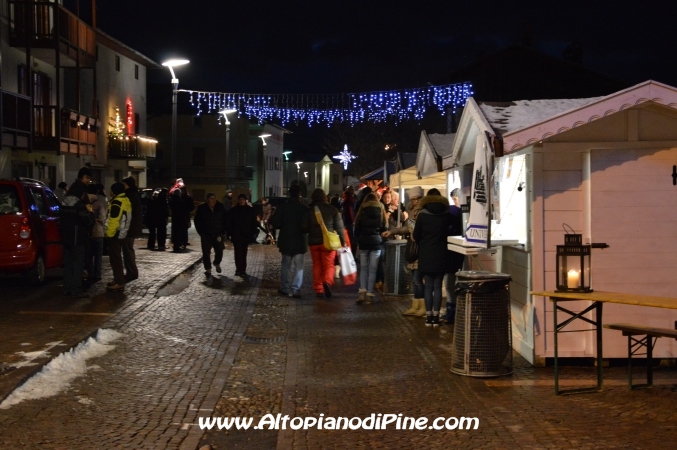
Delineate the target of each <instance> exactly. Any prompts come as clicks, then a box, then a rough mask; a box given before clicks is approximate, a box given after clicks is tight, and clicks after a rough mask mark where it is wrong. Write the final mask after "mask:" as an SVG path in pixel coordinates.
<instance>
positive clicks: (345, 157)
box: [333, 144, 357, 170]
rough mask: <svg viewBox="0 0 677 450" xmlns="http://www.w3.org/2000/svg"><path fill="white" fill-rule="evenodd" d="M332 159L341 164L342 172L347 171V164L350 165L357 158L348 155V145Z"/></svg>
mask: <svg viewBox="0 0 677 450" xmlns="http://www.w3.org/2000/svg"><path fill="white" fill-rule="evenodd" d="M333 158H334V159H338V160H339V161H341V164H343V170H348V164H350V162H351V161H352V160H353V159H355V158H357V156H355V155H352V154H351V153H350V150H348V144H346V145H344V146H343V151H342V152H341V153H339V154H338V155H336V156H333Z"/></svg>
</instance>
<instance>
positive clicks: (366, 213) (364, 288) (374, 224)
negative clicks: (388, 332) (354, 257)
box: [355, 194, 388, 304]
mask: <svg viewBox="0 0 677 450" xmlns="http://www.w3.org/2000/svg"><path fill="white" fill-rule="evenodd" d="M387 230H388V228H387V220H386V213H385V208H384V207H383V204H382V203H380V202H379V201H378V199H377V198H376V195H374V194H369V195H367V197H366V198H365V199H364V202H362V205H361V206H360V210H359V211H358V212H357V217H356V218H355V238H356V239H357V242H358V244H359V245H360V290H359V298H358V300H357V303H358V304H360V303H362V302H364V301H365V300H366V302H367V304H371V303H373V301H374V300H375V299H376V296H375V294H374V285H375V284H376V272H377V269H378V265H379V260H380V258H381V253H382V252H383V242H384V238H383V236H382V233H384V232H385V231H387Z"/></svg>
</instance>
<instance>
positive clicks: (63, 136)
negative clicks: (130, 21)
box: [0, 0, 159, 187]
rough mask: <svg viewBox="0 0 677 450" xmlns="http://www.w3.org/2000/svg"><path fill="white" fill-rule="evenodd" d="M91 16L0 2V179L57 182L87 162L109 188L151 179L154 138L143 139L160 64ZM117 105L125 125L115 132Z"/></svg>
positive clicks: (20, 1) (19, 1)
mask: <svg viewBox="0 0 677 450" xmlns="http://www.w3.org/2000/svg"><path fill="white" fill-rule="evenodd" d="M95 15H96V13H95V11H94V12H92V13H91V14H90V17H87V18H82V17H78V16H77V15H76V14H75V13H74V12H72V11H70V10H68V9H67V8H66V7H65V6H63V4H62V3H61V1H27V0H0V58H1V65H0V125H1V128H2V130H1V133H2V147H1V149H0V178H8V177H28V178H34V179H39V180H41V181H43V182H45V183H46V184H47V185H49V186H51V187H56V185H57V183H59V182H61V181H66V182H67V183H71V182H72V181H73V180H74V179H75V177H76V174H77V171H78V170H79V168H80V167H82V166H89V167H91V168H92V170H93V172H94V174H95V178H96V179H97V181H100V182H103V183H104V184H105V185H106V186H108V185H110V184H111V183H112V182H113V181H114V180H116V179H118V180H119V179H121V178H122V177H125V176H129V175H135V176H137V178H138V180H139V185H140V186H143V185H145V166H146V160H147V159H148V158H152V157H153V155H154V152H155V143H156V142H155V140H154V139H153V138H149V137H146V136H145V119H146V117H145V110H146V104H145V102H146V98H145V92H146V70H147V69H148V68H156V67H157V68H159V65H158V64H157V63H155V62H153V61H152V60H150V59H149V58H147V57H145V56H143V55H141V54H140V53H138V52H136V51H135V50H133V49H131V48H129V47H127V46H125V45H124V44H122V43H121V42H119V41H117V40H116V39H114V38H112V37H111V36H108V35H107V34H105V33H104V32H102V31H100V30H97V29H96V26H95V24H96V17H95ZM116 108H117V111H119V122H120V123H123V124H124V126H122V127H118V128H117V129H116V130H115V132H114V133H112V134H111V131H113V128H114V126H113V122H114V119H115V117H116ZM111 117H112V118H113V120H111ZM112 135H114V136H115V138H116V139H112V137H111V136H112Z"/></svg>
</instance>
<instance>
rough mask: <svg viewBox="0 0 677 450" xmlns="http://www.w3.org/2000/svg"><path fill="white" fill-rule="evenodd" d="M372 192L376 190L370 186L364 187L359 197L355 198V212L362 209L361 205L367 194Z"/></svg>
mask: <svg viewBox="0 0 677 450" xmlns="http://www.w3.org/2000/svg"><path fill="white" fill-rule="evenodd" d="M372 192H374V190H373V189H372V188H370V187H369V186H367V187H364V188H362V190H361V191H360V194H359V196H358V198H357V199H356V200H355V214H357V211H359V210H360V206H362V202H363V201H364V199H365V198H366V197H367V195H369V194H371V193H372Z"/></svg>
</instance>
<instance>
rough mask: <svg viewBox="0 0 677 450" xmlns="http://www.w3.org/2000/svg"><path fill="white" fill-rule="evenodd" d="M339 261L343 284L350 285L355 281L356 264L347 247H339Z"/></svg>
mask: <svg viewBox="0 0 677 450" xmlns="http://www.w3.org/2000/svg"><path fill="white" fill-rule="evenodd" d="M337 251H338V254H339V261H340V262H341V275H342V276H343V285H344V286H350V285H351V284H355V282H356V281H357V264H355V258H353V253H352V252H351V251H350V248H349V247H341V248H339V249H338V250H337Z"/></svg>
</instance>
